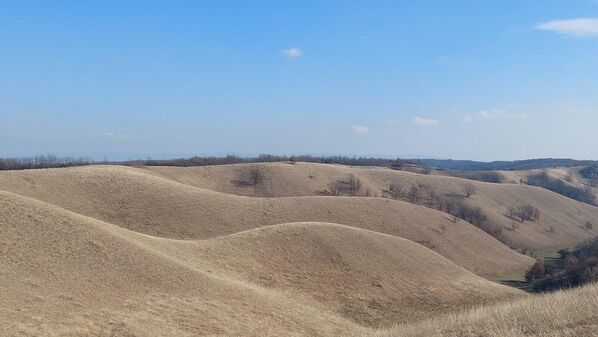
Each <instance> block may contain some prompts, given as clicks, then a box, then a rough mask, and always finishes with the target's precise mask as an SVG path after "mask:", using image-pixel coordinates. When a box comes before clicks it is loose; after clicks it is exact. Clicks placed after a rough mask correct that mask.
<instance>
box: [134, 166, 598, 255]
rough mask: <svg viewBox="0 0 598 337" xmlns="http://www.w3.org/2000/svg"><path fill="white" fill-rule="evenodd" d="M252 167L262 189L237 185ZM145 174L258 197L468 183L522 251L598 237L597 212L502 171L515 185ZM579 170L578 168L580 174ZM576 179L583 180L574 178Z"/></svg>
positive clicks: (337, 170)
mask: <svg viewBox="0 0 598 337" xmlns="http://www.w3.org/2000/svg"><path fill="white" fill-rule="evenodd" d="M249 167H256V168H259V170H260V171H262V172H263V177H264V179H263V180H264V181H263V183H261V184H259V185H257V186H255V187H254V186H251V187H240V186H238V185H237V184H234V183H233V182H234V181H235V180H237V179H239V177H242V174H243V172H245V171H247V169H248V168H249ZM145 169H146V170H149V171H151V172H154V173H155V174H158V175H160V176H163V177H168V178H170V179H173V180H175V181H178V182H181V183H184V184H188V185H192V186H196V187H201V188H206V189H211V190H214V191H220V192H224V193H231V194H237V195H247V196H258V197H281V196H287V197H288V196H309V195H318V192H319V191H322V190H324V189H326V188H327V186H328V183H330V182H331V181H334V180H336V179H338V178H343V177H346V176H347V175H349V174H354V175H355V176H356V177H358V178H359V179H360V180H361V182H362V184H363V190H366V189H369V190H370V192H371V194H372V195H381V194H382V190H383V189H387V188H388V186H389V184H390V183H399V184H400V185H402V186H403V188H404V190H405V191H406V190H408V189H409V187H410V186H413V185H420V184H423V185H426V186H429V187H430V188H431V189H433V190H435V191H436V193H437V194H438V195H445V196H449V197H453V198H457V199H459V198H462V195H463V189H464V186H465V185H466V184H473V185H474V186H475V187H476V188H477V193H476V194H475V195H474V196H473V197H472V198H467V199H466V200H465V201H466V202H467V203H469V204H471V205H473V206H478V207H480V208H482V210H483V211H484V212H485V213H486V214H487V215H488V216H489V219H490V221H491V222H493V223H495V224H497V225H502V226H504V227H505V230H504V232H503V233H504V236H505V238H506V239H507V240H508V241H509V242H510V244H511V245H513V246H514V247H518V248H529V249H534V250H546V249H554V248H562V247H567V246H573V245H576V244H578V243H580V242H582V241H584V240H586V239H588V238H590V237H593V236H595V235H598V229H594V230H592V231H587V230H585V229H584V228H583V224H585V223H586V222H587V221H594V222H598V207H594V206H590V205H587V204H583V203H580V202H578V201H575V200H573V199H569V198H567V197H564V196H562V195H559V194H557V193H554V192H551V191H548V190H546V189H543V188H539V187H533V186H527V185H521V184H519V183H515V182H517V181H518V179H519V177H520V176H521V175H525V174H527V173H526V172H503V173H504V174H505V175H507V178H508V179H509V181H511V182H513V183H507V184H492V183H484V182H477V181H471V180H466V179H461V178H455V177H447V176H439V175H423V174H417V173H412V172H405V171H394V170H390V169H385V168H379V167H378V168H376V167H370V168H361V167H347V166H341V165H324V164H312V163H297V164H295V165H292V164H288V163H266V164H251V165H247V164H241V165H224V166H213V167H191V168H176V167H147V168H145ZM575 170H576V169H574V168H572V169H552V170H551V171H550V172H551V174H554V175H556V176H565V175H566V174H568V173H571V172H573V173H575ZM577 170H578V169H577ZM574 177H578V175H575V174H574ZM523 203H529V204H531V205H532V206H534V207H537V208H538V209H540V211H541V213H542V217H541V220H540V221H538V222H534V223H526V224H524V225H522V226H520V228H519V229H518V230H517V231H513V230H510V229H509V223H510V220H509V219H507V218H506V217H505V213H506V211H507V209H508V208H509V206H517V205H520V204H523Z"/></svg>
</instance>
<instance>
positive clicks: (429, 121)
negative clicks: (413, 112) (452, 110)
mask: <svg viewBox="0 0 598 337" xmlns="http://www.w3.org/2000/svg"><path fill="white" fill-rule="evenodd" d="M411 124H413V125H420V126H438V125H440V121H439V120H437V119H434V118H422V117H413V119H412V120H411Z"/></svg>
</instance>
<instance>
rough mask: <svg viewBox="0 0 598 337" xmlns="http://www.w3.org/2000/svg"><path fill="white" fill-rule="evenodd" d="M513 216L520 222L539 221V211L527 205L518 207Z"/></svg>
mask: <svg viewBox="0 0 598 337" xmlns="http://www.w3.org/2000/svg"><path fill="white" fill-rule="evenodd" d="M515 214H516V215H517V217H518V218H519V220H520V221H521V222H525V221H537V220H540V210H539V209H537V208H536V207H534V206H532V205H528V204H524V205H520V206H518V207H517V208H516V211H515Z"/></svg>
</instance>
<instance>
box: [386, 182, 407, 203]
mask: <svg viewBox="0 0 598 337" xmlns="http://www.w3.org/2000/svg"><path fill="white" fill-rule="evenodd" d="M388 192H389V194H390V196H391V197H392V198H393V199H395V200H398V199H401V198H402V197H403V187H402V186H401V185H399V184H398V183H392V184H390V186H388Z"/></svg>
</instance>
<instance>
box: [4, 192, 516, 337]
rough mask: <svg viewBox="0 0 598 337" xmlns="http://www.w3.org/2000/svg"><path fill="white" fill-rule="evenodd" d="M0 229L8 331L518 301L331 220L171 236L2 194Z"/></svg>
mask: <svg viewBox="0 0 598 337" xmlns="http://www.w3.org/2000/svg"><path fill="white" fill-rule="evenodd" d="M0 230H1V235H0V242H1V247H2V250H3V251H2V254H1V255H0V265H1V266H2V268H1V270H2V273H0V281H1V282H0V288H1V289H2V291H1V292H0V298H1V301H2V303H3V304H2V306H0V326H1V327H2V329H3V331H2V332H3V334H5V335H19V336H37V335H40V334H43V335H44V336H64V335H79V336H81V335H82V336H105V335H114V336H125V335H126V336H172V335H177V336H194V335H198V334H201V335H208V336H231V335H234V336H280V335H281V334H284V335H285V336H337V335H339V334H340V335H351V334H364V333H368V331H370V330H371V327H374V326H383V325H386V326H388V325H389V324H391V322H400V321H409V320H411V319H416V318H418V317H419V318H421V317H423V316H424V315H427V313H429V312H445V313H446V312H453V311H456V310H459V309H462V308H466V307H469V306H472V305H475V304H481V303H491V302H496V301H501V300H506V299H509V298H516V297H521V296H523V295H522V293H521V292H519V291H517V290H515V289H512V288H508V287H506V286H500V285H498V284H495V283H493V282H490V281H487V280H485V279H483V278H480V277H478V276H476V275H474V274H472V273H471V272H468V271H466V270H465V269H463V268H461V267H459V266H457V265H455V264H454V263H452V262H450V261H449V260H447V259H445V258H443V257H442V256H440V255H438V254H436V253H434V252H432V251H430V250H429V249H427V248H425V247H423V246H421V245H418V244H415V243H413V242H411V241H409V240H405V239H401V238H397V237H394V236H391V235H384V234H379V233H375V232H371V231H368V230H363V229H358V228H352V227H347V226H342V225H335V224H325V223H295V224H281V225H274V226H270V227H265V228H259V229H252V230H249V231H244V232H240V233H237V234H232V235H226V236H221V237H218V238H213V239H209V240H192V241H190V240H174V239H165V238H159V237H154V236H148V235H145V234H140V233H136V232H132V231H130V230H127V229H124V228H122V227H119V226H115V225H112V224H109V223H106V222H103V221H99V220H96V219H93V218H90V217H86V216H82V215H79V214H75V213H73V212H70V211H67V210H64V209H62V208H59V207H57V206H54V205H50V204H47V203H44V202H41V201H37V200H34V199H31V198H27V197H22V196H18V195H15V194H13V193H9V192H0ZM315 259H317V262H318V263H314V261H316V260H315ZM341 285H342V286H347V287H348V288H346V289H347V290H348V289H350V290H351V291H347V293H345V294H344V295H341V294H339V293H338V291H339V288H338V287H339V286H341ZM465 295H466V296H465Z"/></svg>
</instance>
